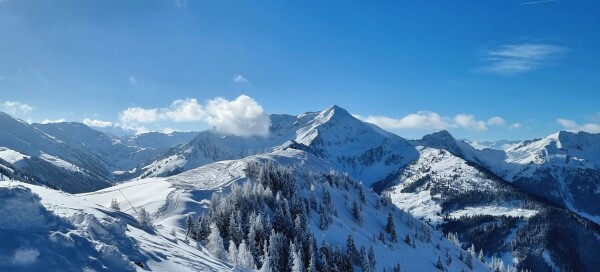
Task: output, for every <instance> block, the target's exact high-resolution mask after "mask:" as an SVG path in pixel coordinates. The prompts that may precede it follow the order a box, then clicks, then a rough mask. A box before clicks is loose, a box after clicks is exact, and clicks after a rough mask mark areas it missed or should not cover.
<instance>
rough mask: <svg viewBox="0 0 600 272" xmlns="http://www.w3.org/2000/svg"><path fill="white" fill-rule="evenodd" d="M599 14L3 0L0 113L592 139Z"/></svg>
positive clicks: (425, 5) (598, 82) (466, 6)
mask: <svg viewBox="0 0 600 272" xmlns="http://www.w3.org/2000/svg"><path fill="white" fill-rule="evenodd" d="M599 14H600V2H598V1H566V0H556V1H527V0H523V1H516V0H515V1H508V0H507V1H191V0H189V1H185V0H179V1H174V0H164V1H141V0H140V1H93V0H90V1H76V0H71V1H33V0H0V38H1V41H2V42H0V103H1V104H0V106H1V108H0V110H2V111H5V112H8V113H11V114H13V115H15V116H17V117H19V118H22V119H24V120H30V121H33V122H42V121H44V120H46V121H49V120H62V119H64V120H67V121H78V122H82V121H83V120H85V119H88V120H87V121H86V123H88V124H90V125H97V126H106V125H109V124H110V125H113V126H114V125H117V124H118V125H119V126H126V127H128V128H131V129H137V130H138V131H142V130H144V129H145V130H169V129H175V130H201V129H206V128H210V127H217V128H219V129H221V130H223V131H225V132H230V133H238V132H239V133H241V134H247V130H248V129H251V128H245V129H238V127H236V126H239V125H240V124H241V123H244V122H248V121H249V120H250V121H252V120H254V119H252V118H253V117H256V116H263V115H264V114H266V113H290V114H299V113H302V112H305V111H316V110H322V109H324V108H326V107H328V106H329V105H332V104H337V105H339V106H341V107H343V108H346V109H347V110H348V111H350V112H351V113H353V114H356V115H357V116H359V117H360V118H362V119H364V120H367V121H371V122H374V123H376V124H378V125H380V126H382V127H384V128H386V129H388V130H390V131H392V132H395V133H397V134H399V135H401V136H404V137H407V138H418V137H420V136H422V135H423V134H425V133H428V132H431V131H436V130H439V129H448V130H449V131H451V132H452V133H453V134H454V135H455V136H456V137H458V138H471V139H476V140H483V139H492V140H493V139H527V138H534V137H543V136H545V135H547V134H550V133H553V132H556V131H558V130H561V129H568V130H586V131H590V132H600V31H599V30H598V27H599V26H600V15H599ZM241 95H245V96H241ZM240 96H241V97H240ZM217 97H222V98H223V99H216V98H217ZM248 107H250V108H251V109H252V110H251V112H253V113H255V114H254V115H249V116H245V117H242V118H241V119H235V118H233V119H231V118H229V119H227V118H225V117H224V116H229V115H233V116H240V114H241V115H243V113H244V112H245V110H246V109H247V108H248ZM244 118H246V119H244ZM248 118H250V119H248ZM236 124H237V125H236ZM258 124H259V125H258V127H261V126H264V124H261V123H260V122H258ZM239 133H238V134H239ZM250 134H252V133H250ZM258 134H260V133H258Z"/></svg>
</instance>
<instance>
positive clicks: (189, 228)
mask: <svg viewBox="0 0 600 272" xmlns="http://www.w3.org/2000/svg"><path fill="white" fill-rule="evenodd" d="M186 226H187V230H186V232H185V239H187V238H188V237H190V234H191V235H192V236H191V237H192V239H194V240H195V239H196V235H195V234H194V232H195V231H194V229H195V228H194V222H193V221H192V215H191V214H188V216H187V219H186Z"/></svg>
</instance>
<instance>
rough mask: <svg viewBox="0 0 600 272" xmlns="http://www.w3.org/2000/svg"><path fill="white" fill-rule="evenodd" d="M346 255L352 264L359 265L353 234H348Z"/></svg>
mask: <svg viewBox="0 0 600 272" xmlns="http://www.w3.org/2000/svg"><path fill="white" fill-rule="evenodd" d="M346 255H348V258H350V260H351V261H352V263H358V261H359V258H358V257H359V256H358V251H357V250H356V245H355V244H354V238H353V237H352V234H348V238H346Z"/></svg>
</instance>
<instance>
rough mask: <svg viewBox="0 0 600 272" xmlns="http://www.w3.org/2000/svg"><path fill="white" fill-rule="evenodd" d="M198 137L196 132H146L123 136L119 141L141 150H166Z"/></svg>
mask: <svg viewBox="0 0 600 272" xmlns="http://www.w3.org/2000/svg"><path fill="white" fill-rule="evenodd" d="M197 135H198V132H197V131H190V132H179V131H174V132H171V133H161V132H148V133H142V134H137V135H133V136H124V137H121V139H122V140H123V141H124V142H125V143H126V144H129V145H133V146H139V147H141V148H151V149H168V148H171V147H174V146H176V145H180V144H187V143H189V142H190V141H191V140H192V139H194V137H196V136H197Z"/></svg>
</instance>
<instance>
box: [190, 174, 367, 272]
mask: <svg viewBox="0 0 600 272" xmlns="http://www.w3.org/2000/svg"><path fill="white" fill-rule="evenodd" d="M246 173H247V176H248V177H249V180H248V181H246V182H244V183H243V184H233V185H232V186H231V190H230V192H229V193H227V194H221V193H215V194H213V196H212V198H211V204H210V208H209V211H208V214H203V215H201V216H200V217H199V218H198V219H194V218H192V217H191V216H190V217H188V219H187V220H186V221H187V222H186V223H187V228H188V229H187V232H186V234H187V236H188V237H189V238H191V239H193V240H195V241H198V242H199V243H201V244H203V245H205V248H206V249H207V250H208V251H209V252H210V253H211V254H212V255H213V256H214V257H216V258H219V259H222V260H226V261H229V262H231V263H233V264H235V265H237V266H239V267H243V268H246V269H257V270H259V271H293V272H309V271H310V272H312V271H355V269H359V268H362V269H363V271H375V267H376V262H375V251H374V248H373V246H370V247H369V248H365V246H364V245H363V246H361V247H360V249H357V247H356V245H355V244H354V239H353V237H352V236H351V235H349V236H348V240H347V243H346V248H342V247H341V246H340V245H338V246H334V245H331V244H330V243H328V242H327V241H326V240H325V239H324V238H323V239H322V240H321V241H320V242H317V239H316V238H315V237H314V235H313V233H312V232H311V231H310V228H309V223H310V220H311V217H314V216H318V218H313V220H315V222H318V226H319V227H320V228H322V229H327V228H328V227H329V226H330V225H331V224H332V223H333V218H334V217H335V216H337V210H336V208H335V206H334V203H333V200H332V197H331V193H330V191H329V189H328V188H338V189H340V190H345V191H348V190H356V192H355V193H356V195H357V196H358V197H357V199H356V200H355V201H354V203H355V205H356V206H357V207H356V211H355V212H356V214H357V215H356V217H357V218H355V219H357V222H360V221H361V220H362V214H361V213H362V205H363V203H365V201H366V196H365V195H364V191H362V193H361V190H362V189H361V188H362V184H359V183H357V182H354V181H352V180H350V179H349V178H348V177H347V176H346V175H339V174H337V173H334V172H332V173H329V174H326V175H314V176H310V177H308V178H307V179H305V180H297V179H296V172H295V170H294V169H293V168H291V167H284V166H278V165H275V164H274V163H249V164H248V165H247V169H246ZM313 182H319V183H320V185H321V186H319V188H322V189H321V192H317V190H314V187H315V186H314V184H313ZM299 186H303V188H313V189H312V190H310V192H309V193H306V192H303V193H301V192H300V191H299V190H298V187H299ZM317 195H320V197H317Z"/></svg>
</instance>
